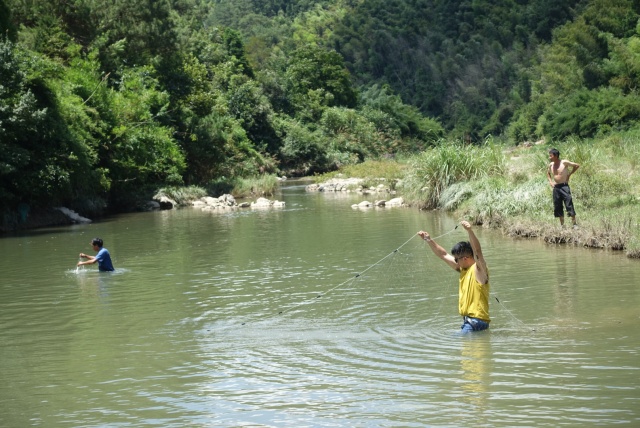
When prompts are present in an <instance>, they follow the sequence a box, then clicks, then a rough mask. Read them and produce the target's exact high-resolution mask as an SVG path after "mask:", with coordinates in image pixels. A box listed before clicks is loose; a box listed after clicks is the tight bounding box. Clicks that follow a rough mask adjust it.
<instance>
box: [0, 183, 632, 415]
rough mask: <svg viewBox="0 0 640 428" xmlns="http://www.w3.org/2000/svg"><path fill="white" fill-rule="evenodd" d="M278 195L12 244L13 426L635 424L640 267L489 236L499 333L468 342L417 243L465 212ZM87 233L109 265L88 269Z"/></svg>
mask: <svg viewBox="0 0 640 428" xmlns="http://www.w3.org/2000/svg"><path fill="white" fill-rule="evenodd" d="M276 198H278V199H280V200H284V201H285V202H286V207H285V208H284V209H277V210H265V211H254V210H242V211H233V212H219V213H204V212H201V211H199V210H196V209H181V210H174V211H163V212H153V213H138V214H128V215H121V216H118V217H114V218H111V219H108V220H105V221H102V222H96V223H94V224H90V225H78V226H72V227H61V228H47V229H42V230H37V231H31V232H28V233H22V234H18V235H9V236H3V237H2V238H0V256H1V257H0V272H2V279H1V280H0V361H1V362H2V364H0V426H1V427H26V426H41V427H57V426H60V427H69V426H82V427H104V426H114V427H115V426H117V427H140V426H161V427H184V426H202V427H204V426H207V427H208V426H223V427H227V426H228V427H231V426H263V427H316V426H326V427H331V426H340V427H341V426H363V427H364V426H403V427H413V426H415V427H421V426H447V427H459V426H484V427H495V426H532V427H533V426H535V427H540V426H550V427H557V426H585V425H586V426H612V425H618V424H621V425H628V426H640V410H638V409H640V391H639V389H638V386H639V385H638V383H639V382H638V379H640V359H639V356H640V355H639V353H640V333H639V330H638V328H637V324H638V321H639V317H640V314H639V313H638V308H639V307H640V288H639V287H638V284H640V274H639V273H638V267H640V265H639V264H638V262H637V261H633V260H629V259H626V258H625V257H624V256H622V255H621V254H618V253H609V252H603V251H590V250H586V249H582V248H573V247H564V246H559V247H556V246H549V245H546V244H544V243H541V242H538V241H534V240H528V241H521V240H513V239H510V238H506V237H503V236H501V235H500V234H499V233H497V232H494V231H489V230H483V229H476V231H477V234H478V236H479V239H480V241H481V243H482V244H483V249H484V253H485V257H486V259H487V261H488V264H489V269H490V272H491V284H492V296H491V315H492V318H493V321H492V323H491V328H490V330H489V331H487V332H482V333H477V334H472V335H467V336H460V335H459V334H458V330H459V325H460V320H459V317H458V315H457V274H456V273H455V272H453V271H452V270H451V269H449V268H448V267H446V266H445V265H444V264H443V263H442V262H441V261H439V260H436V259H435V257H434V256H433V255H432V254H431V253H430V252H429V250H428V248H427V247H426V246H425V244H424V242H422V241H420V239H419V238H415V239H414V238H413V237H414V234H415V233H416V232H417V231H418V230H420V229H426V230H429V231H430V232H431V233H432V235H434V236H437V235H444V236H442V238H440V239H438V242H440V243H441V244H442V245H443V246H444V247H445V248H447V249H450V248H451V246H452V245H453V244H455V243H456V242H457V241H459V240H462V239H465V238H466V233H465V232H464V231H463V230H461V228H458V229H457V230H454V226H455V225H456V224H457V222H458V220H457V219H454V218H450V217H448V216H446V215H443V214H440V213H425V212H420V211H417V210H414V209H405V208H385V209H370V210H354V209H351V207H350V206H351V204H353V203H357V202H360V201H361V200H363V199H364V198H362V197H360V196H357V195H353V194H337V195H336V194H323V193H320V194H315V193H306V192H305V191H304V187H303V185H302V184H301V183H297V182H292V183H290V184H287V185H286V186H284V187H283V189H282V191H281V194H278V195H276ZM368 198H369V200H373V199H375V197H373V196H372V197H368ZM94 237H101V238H103V239H104V240H105V247H106V248H108V249H109V250H110V252H111V254H112V257H113V260H114V265H115V266H116V272H115V273H113V274H101V273H98V272H97V271H96V269H95V267H94V266H87V267H86V268H85V269H79V270H78V271H77V272H76V267H75V264H76V262H77V260H78V253H80V252H87V253H89V254H92V253H91V247H90V245H89V242H90V240H91V239H92V238H94Z"/></svg>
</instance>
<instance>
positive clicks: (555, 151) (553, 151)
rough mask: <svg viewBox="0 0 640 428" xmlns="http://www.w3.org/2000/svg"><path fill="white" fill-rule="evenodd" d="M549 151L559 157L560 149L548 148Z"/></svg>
mask: <svg viewBox="0 0 640 428" xmlns="http://www.w3.org/2000/svg"><path fill="white" fill-rule="evenodd" d="M549 153H551V154H552V155H554V156H555V157H560V151H559V150H558V149H551V150H549Z"/></svg>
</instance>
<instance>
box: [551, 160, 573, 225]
mask: <svg viewBox="0 0 640 428" xmlns="http://www.w3.org/2000/svg"><path fill="white" fill-rule="evenodd" d="M549 160H550V161H551V163H550V164H549V167H548V168H547V178H548V179H549V185H550V186H551V187H552V188H553V215H554V217H558V218H560V226H564V210H563V209H562V204H563V202H564V206H565V208H566V209H567V215H569V217H571V220H573V227H574V228H577V227H578V225H577V224H576V211H575V210H574V209H573V200H572V199H571V189H569V177H571V175H573V173H574V172H576V170H577V169H578V168H580V165H579V164H577V163H575V162H570V161H568V160H566V159H563V160H560V152H559V151H558V150H557V149H551V150H549Z"/></svg>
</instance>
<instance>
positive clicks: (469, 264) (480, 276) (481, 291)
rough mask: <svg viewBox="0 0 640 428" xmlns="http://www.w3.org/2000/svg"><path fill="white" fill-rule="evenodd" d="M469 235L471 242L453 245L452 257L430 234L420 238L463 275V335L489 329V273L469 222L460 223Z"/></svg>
mask: <svg viewBox="0 0 640 428" xmlns="http://www.w3.org/2000/svg"><path fill="white" fill-rule="evenodd" d="M460 224H461V225H462V227H464V229H465V230H466V231H467V233H468V234H469V241H461V242H458V243H457V244H456V245H454V246H453V248H452V249H451V254H449V253H447V251H446V250H445V249H444V248H442V247H441V246H440V245H438V244H437V243H436V241H434V240H433V239H431V236H430V235H429V233H428V232H425V231H422V230H421V231H420V232H418V235H420V237H421V238H422V239H424V240H425V241H427V243H428V244H429V248H431V251H433V253H434V254H435V255H436V256H438V257H439V258H440V259H442V260H443V261H444V262H445V263H446V264H448V265H449V266H450V267H451V268H452V269H453V270H455V271H457V272H459V273H460V286H459V292H458V312H459V313H460V315H462V327H460V328H461V330H462V332H463V333H468V332H471V331H481V330H486V329H488V328H489V323H490V322H491V318H490V317H489V288H490V286H489V270H488V269H487V263H486V261H485V260H484V257H483V256H482V248H481V247H480V241H478V238H476V235H475V234H474V233H473V231H472V230H471V224H469V222H468V221H463V222H461V223H460Z"/></svg>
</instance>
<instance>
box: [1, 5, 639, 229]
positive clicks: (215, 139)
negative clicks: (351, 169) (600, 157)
mask: <svg viewBox="0 0 640 428" xmlns="http://www.w3.org/2000/svg"><path fill="white" fill-rule="evenodd" d="M639 18H640V1H638V0H606V1H605V0H532V1H523V0H490V1H484V2H479V1H473V0H461V1H442V0H384V1H382V0H357V1H356V0H323V1H315V2H312V1H310V0H299V1H290V0H262V1H258V0H209V1H206V0H127V1H121V0H118V1H104V0H65V1H56V2H53V1H47V0H0V34H1V35H0V176H1V183H0V211H1V212H2V214H3V225H4V226H5V227H7V226H10V225H12V224H17V223H19V221H20V218H21V216H20V213H24V211H25V210H27V209H29V210H37V209H41V208H45V207H50V206H57V205H65V206H68V207H70V208H72V209H75V210H77V211H79V212H81V213H83V214H85V215H97V214H100V213H103V212H107V211H118V210H130V209H133V208H135V207H136V205H137V203H138V202H139V201H141V200H144V199H145V198H146V199H148V198H149V197H150V195H152V194H153V193H154V192H155V191H156V190H157V189H158V188H159V187H161V186H172V185H173V186H182V185H197V186H202V187H204V188H212V187H213V186H214V185H215V184H216V183H219V182H220V181H224V180H226V179H229V178H232V177H252V176H259V175H263V174H284V175H308V174H314V173H318V172H324V171H330V170H335V169H337V168H340V167H341V166H344V165H349V164H354V163H359V162H362V161H363V160H366V159H375V158H381V157H389V156H396V155H404V154H411V153H417V152H420V151H421V150H424V149H425V148H427V147H429V146H433V145H437V144H439V143H440V142H441V141H444V140H447V139H448V140H452V139H455V140H460V141H464V142H465V143H467V144H482V142H483V141H485V140H486V139H487V138H488V137H489V136H492V137H494V138H501V139H503V140H505V141H508V142H509V143H510V144H520V143H522V142H524V141H530V140H538V139H541V138H548V139H566V138H569V137H573V136H576V137H580V138H593V137H598V136H603V135H607V134H609V133H611V132H625V131H629V130H633V129H635V128H638V126H639V125H638V124H639V123H640V98H639V97H638V87H639V84H640V23H639Z"/></svg>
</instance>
